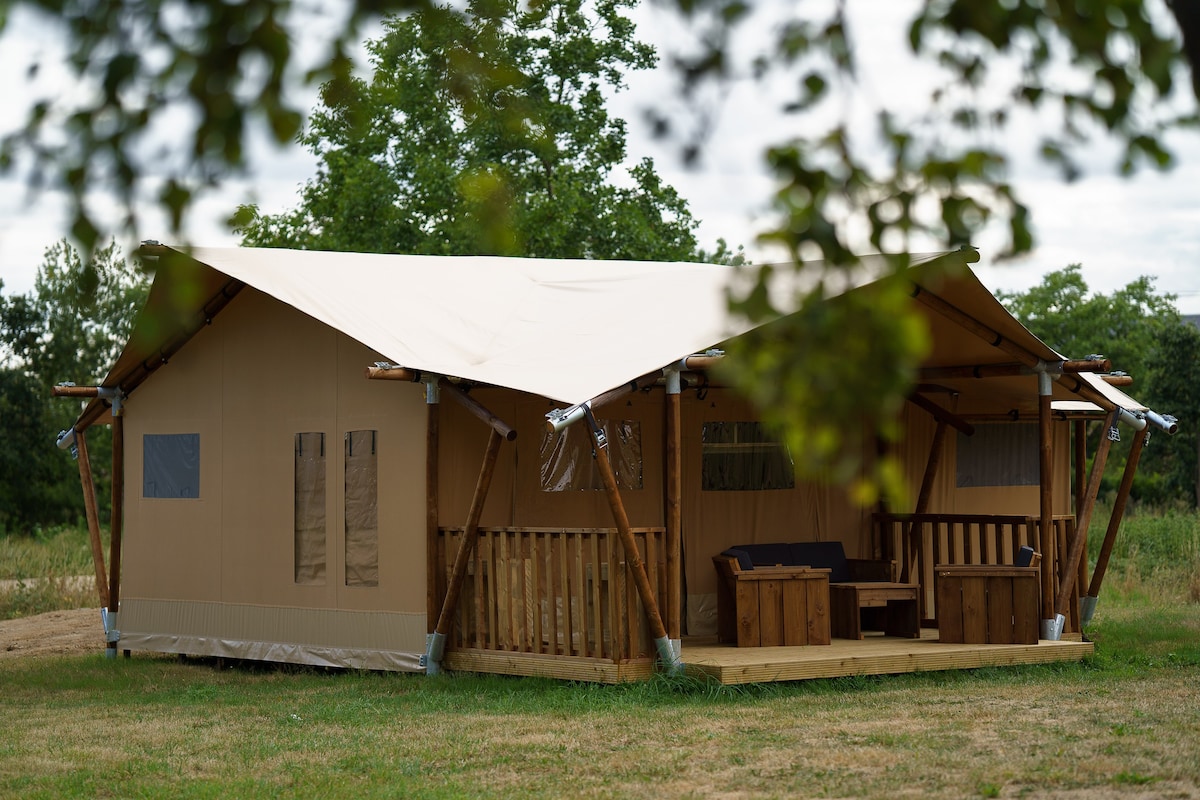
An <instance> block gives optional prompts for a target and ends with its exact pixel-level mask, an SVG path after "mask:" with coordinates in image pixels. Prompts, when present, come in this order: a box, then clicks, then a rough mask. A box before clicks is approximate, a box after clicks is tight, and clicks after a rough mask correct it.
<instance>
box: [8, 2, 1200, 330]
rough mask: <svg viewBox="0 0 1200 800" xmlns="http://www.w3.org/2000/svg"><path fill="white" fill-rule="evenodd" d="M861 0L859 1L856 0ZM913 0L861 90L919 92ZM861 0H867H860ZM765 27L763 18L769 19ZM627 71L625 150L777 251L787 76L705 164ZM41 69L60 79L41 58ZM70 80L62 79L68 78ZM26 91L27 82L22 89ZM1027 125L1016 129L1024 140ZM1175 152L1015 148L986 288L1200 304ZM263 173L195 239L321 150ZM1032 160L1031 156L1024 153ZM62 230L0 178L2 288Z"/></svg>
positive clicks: (896, 16) (1193, 172) (60, 220)
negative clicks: (1081, 163) (777, 168)
mask: <svg viewBox="0 0 1200 800" xmlns="http://www.w3.org/2000/svg"><path fill="white" fill-rule="evenodd" d="M853 5H854V4H852V6H853ZM906 5H907V6H908V7H909V8H911V4H908V3H896V2H892V1H891V0H889V2H887V3H882V2H877V3H872V4H867V5H866V6H865V7H866V8H869V9H870V10H871V13H872V15H873V16H872V17H870V18H861V19H856V20H855V21H856V22H857V26H856V28H855V30H856V42H857V44H858V47H857V48H856V49H857V52H858V53H859V58H860V61H861V65H860V66H861V69H860V73H859V87H858V89H859V91H860V93H861V102H863V103H865V104H866V105H868V106H869V105H870V103H871V102H872V99H873V98H888V99H889V101H892V100H894V98H895V97H896V96H897V95H898V93H901V92H904V91H912V92H913V97H914V102H918V101H919V100H920V98H921V97H923V96H924V95H923V94H922V93H921V91H920V90H919V89H913V88H912V84H919V81H917V80H913V77H914V76H918V77H919V75H920V74H921V71H922V69H923V68H922V67H920V66H919V65H913V64H911V63H910V62H907V61H906V60H905V59H904V56H903V46H902V43H903V37H904V35H905V18H906V14H905V9H904V7H905V6H906ZM858 7H864V6H858ZM639 18H640V19H641V20H642V21H643V29H644V35H646V36H647V37H648V38H651V39H654V40H657V41H658V42H660V43H668V44H675V43H677V42H678V41H679V37H680V34H679V33H678V30H677V28H676V27H675V25H674V23H673V20H672V18H668V17H664V16H663V15H662V14H661V12H653V11H646V12H642V13H641V14H639ZM21 24H22V21H21V19H20V18H18V17H14V21H13V23H11V24H10V28H9V31H8V33H7V34H6V35H5V36H4V38H3V39H2V40H0V41H2V43H3V44H2V46H0V74H4V75H8V76H13V75H18V74H22V73H23V69H24V67H23V64H22V62H21V59H22V58H24V57H26V56H27V55H28V53H29V52H30V48H32V47H35V46H36V47H41V48H51V49H50V50H49V52H51V53H53V49H52V48H53V44H52V43H47V42H46V40H45V38H44V37H40V36H37V35H32V36H22V31H21V30H20V28H19V26H20V25H21ZM763 25H764V27H763V28H762V29H761V30H758V31H756V33H759V34H760V35H761V34H762V33H763V32H765V30H766V27H765V25H766V23H764V24H763ZM662 72H663V71H660V74H640V75H634V76H630V84H631V88H630V90H629V91H628V92H626V93H624V94H622V95H621V96H619V97H618V98H617V100H615V101H614V103H613V105H612V109H613V111H614V112H615V113H618V114H620V115H621V116H623V117H625V118H626V119H627V120H628V121H629V130H630V138H629V161H630V163H633V162H635V161H637V160H639V159H641V158H642V157H645V156H650V157H653V158H654V159H655V161H656V164H657V166H658V169H659V172H660V173H661V174H662V175H663V176H664V178H665V179H666V181H667V182H668V183H670V184H671V185H673V186H674V187H675V188H676V189H678V190H679V192H680V194H681V195H683V196H684V197H685V198H686V199H687V200H688V201H689V203H690V206H691V209H692V211H693V213H694V215H695V216H696V217H697V218H698V219H699V220H701V228H700V239H701V242H702V244H703V245H705V246H706V247H710V248H711V246H712V245H713V244H714V243H715V241H716V239H717V238H718V237H724V238H725V239H726V240H727V241H728V242H730V243H731V244H734V245H736V244H743V245H745V246H746V247H747V249H748V250H750V251H751V254H752V256H753V257H754V259H755V260H756V261H764V260H771V258H772V254H771V253H770V252H769V251H764V250H761V249H760V248H759V247H758V246H757V245H756V244H755V237H756V235H757V233H758V232H760V231H761V230H763V229H764V228H766V227H767V226H769V224H770V222H771V216H770V214H769V210H768V208H767V201H768V199H769V197H770V194H771V190H772V186H773V184H772V181H771V179H770V177H769V176H768V174H767V173H766V170H765V167H764V165H763V163H764V162H763V151H764V148H765V147H766V146H768V145H770V144H773V143H778V142H781V141H784V140H786V139H787V138H788V137H789V136H792V135H794V134H795V133H796V132H797V131H796V128H795V127H794V126H795V124H796V120H794V119H791V118H788V117H784V116H782V115H780V114H777V113H775V112H774V109H775V108H776V107H777V106H778V105H779V104H780V102H782V101H783V100H785V99H786V98H784V97H781V96H780V95H781V91H780V87H779V86H774V87H760V86H758V85H757V84H755V83H754V82H752V81H750V80H745V81H741V82H736V83H734V84H732V85H731V86H730V87H729V91H728V92H727V95H726V97H725V99H724V102H723V104H722V106H721V115H720V117H719V124H718V125H717V127H716V128H715V129H714V130H713V132H712V134H711V136H710V137H709V138H708V140H707V146H706V148H705V150H704V154H703V158H702V160H701V162H700V164H699V166H698V167H697V168H694V169H685V168H684V167H683V166H682V164H681V161H680V158H679V147H678V144H677V143H671V142H660V141H656V140H654V139H653V138H651V137H650V135H649V127H648V124H647V123H646V122H645V121H644V120H643V118H642V115H641V110H642V109H645V108H646V107H652V106H655V105H658V104H660V103H661V101H662V99H663V98H664V97H665V96H669V82H668V78H667V77H665V75H664V74H662ZM42 80H46V81H52V80H54V74H53V71H52V70H51V71H44V72H43V74H42ZM69 90H70V87H63V91H64V92H66V91H69ZM18 94H19V93H18ZM24 111H25V106H24V104H23V103H20V102H12V101H6V102H4V103H3V104H0V131H7V130H11V129H12V128H14V127H16V126H18V125H19V124H20V122H21V120H22V116H21V115H22V114H23V113H24ZM1023 138H1028V141H1030V142H1032V141H1033V140H1034V137H1033V132H1029V136H1028V137H1023V136H1022V135H1021V132H1020V131H1017V132H1016V133H1015V134H1014V136H1013V139H1014V141H1016V142H1018V143H1019V142H1020V141H1022V139H1023ZM1170 141H1171V143H1172V144H1173V146H1174V148H1175V150H1176V152H1177V154H1178V156H1179V164H1178V166H1177V167H1176V168H1175V169H1174V170H1173V171H1171V172H1169V173H1167V174H1159V173H1154V172H1142V173H1140V174H1138V175H1137V176H1136V177H1134V178H1133V179H1121V178H1119V177H1117V176H1116V175H1115V171H1114V168H1113V162H1112V158H1111V154H1109V155H1105V154H1104V152H1103V148H1098V149H1097V150H1096V151H1095V152H1094V153H1091V154H1089V155H1088V156H1087V159H1086V160H1087V163H1086V168H1087V173H1086V176H1085V177H1084V178H1083V179H1082V180H1079V181H1077V182H1075V183H1072V184H1069V185H1068V184H1064V183H1062V182H1061V181H1059V180H1058V179H1057V178H1056V177H1055V176H1054V175H1053V174H1052V173H1051V172H1050V171H1049V170H1047V169H1045V168H1041V167H1038V166H1037V165H1036V164H1033V163H1031V162H1028V161H1024V162H1022V161H1021V160H1020V159H1018V161H1017V163H1018V166H1017V167H1016V168H1015V172H1014V175H1013V178H1014V181H1013V182H1014V183H1015V185H1016V187H1017V190H1018V191H1019V193H1020V194H1021V195H1022V196H1023V198H1024V200H1025V201H1026V202H1027V203H1028V204H1029V205H1030V206H1031V208H1032V212H1033V220H1034V226H1035V231H1036V235H1037V237H1038V245H1037V249H1036V250H1035V252H1034V253H1033V254H1032V255H1030V256H1028V257H1025V258H1023V259H1021V260H1020V261H1017V262H1009V263H1005V264H996V263H995V261H994V257H995V254H996V252H997V251H998V250H999V239H998V237H996V236H991V235H989V234H988V233H986V232H985V233H984V234H983V235H981V237H980V238H979V240H978V241H976V242H975V244H976V245H977V246H979V247H980V250H981V256H982V260H981V263H980V265H978V269H977V272H978V274H979V275H980V277H981V279H982V280H983V281H984V283H985V284H987V285H988V286H989V288H991V289H993V290H994V291H995V290H999V289H1006V290H1023V289H1027V288H1029V287H1030V286H1033V285H1035V284H1037V283H1039V282H1040V281H1041V278H1042V276H1043V275H1044V274H1045V273H1047V272H1049V271H1052V270H1055V269H1060V268H1062V267H1065V266H1067V265H1068V264H1072V263H1080V264H1082V265H1083V274H1084V277H1085V279H1086V280H1087V282H1088V284H1089V286H1090V288H1091V289H1092V290H1093V291H1099V292H1105V293H1108V292H1112V291H1113V290H1115V289H1118V288H1120V287H1121V286H1124V285H1125V284H1127V283H1128V282H1129V281H1131V280H1133V279H1135V278H1137V277H1138V276H1141V275H1149V276H1152V277H1153V278H1154V279H1155V286H1156V288H1157V289H1158V291H1159V292H1161V293H1172V294H1176V295H1178V300H1177V306H1178V308H1179V309H1180V311H1181V312H1183V313H1185V314H1200V134H1197V133H1195V132H1192V133H1188V134H1182V133H1180V134H1176V135H1173V136H1172V137H1171V139H1170ZM254 152H255V156H254V157H253V160H252V163H253V165H254V172H253V174H252V175H251V176H249V177H248V178H246V179H243V180H238V181H233V182H230V183H229V184H228V185H227V186H226V187H225V188H224V190H223V191H222V192H221V193H220V194H219V195H218V196H215V197H209V198H208V199H206V200H205V201H203V202H202V203H201V204H200V206H199V207H198V208H197V209H196V210H195V211H194V213H193V214H192V216H191V218H190V219H189V225H188V235H189V237H190V239H191V241H192V242H193V243H195V244H200V245H206V246H222V245H233V244H236V243H237V241H236V238H235V237H234V236H233V235H232V234H230V233H229V232H228V231H226V230H225V228H224V225H223V220H224V219H225V218H226V217H227V216H228V215H229V213H231V212H232V210H233V209H234V208H235V207H236V205H237V204H238V203H242V202H257V203H258V204H259V205H260V206H261V207H262V208H263V210H264V211H266V212H268V213H277V212H279V211H282V210H284V209H286V208H288V207H291V206H293V205H294V204H295V202H296V193H297V189H298V187H299V186H300V185H301V184H302V183H303V182H304V181H305V180H306V179H307V178H309V177H311V176H312V174H313V173H314V166H315V161H314V160H313V158H312V157H311V156H309V155H308V154H307V153H305V152H303V151H302V150H300V149H299V148H297V147H293V148H290V149H286V150H277V149H274V148H272V147H269V146H266V145H259V146H256V148H255V151H254ZM1020 163H1026V164H1027V166H1024V167H1022V166H1019V164H1020ZM64 230H65V203H64V202H63V199H62V198H61V197H60V196H58V195H56V194H54V193H50V192H47V193H43V194H42V195H40V196H39V197H36V198H31V197H30V196H29V193H28V192H27V191H26V190H25V189H24V187H23V186H22V184H21V183H20V182H19V181H18V180H16V179H14V178H11V177H10V178H7V179H5V180H3V181H0V280H3V282H4V292H5V293H18V292H24V291H28V290H29V289H30V288H31V287H32V284H33V279H34V276H35V274H36V271H37V267H38V265H39V264H40V263H41V257H42V253H43V251H44V250H45V248H46V247H48V246H49V245H51V244H52V243H53V242H55V241H56V240H57V239H59V238H60V237H61V236H62V235H63V232H64ZM167 230H168V229H167V226H166V224H165V222H164V221H163V220H162V218H161V217H159V216H158V215H156V214H155V213H154V212H153V210H152V209H151V210H148V211H147V212H145V214H144V222H143V229H142V235H143V237H144V238H153V239H160V240H164V241H165V240H167V239H169V238H170V237H169V235H168V233H167Z"/></svg>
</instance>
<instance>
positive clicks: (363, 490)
mask: <svg viewBox="0 0 1200 800" xmlns="http://www.w3.org/2000/svg"><path fill="white" fill-rule="evenodd" d="M378 439H379V435H378V433H377V432H376V431H347V432H346V438H345V449H346V507H345V511H346V554H345V555H346V585H347V586H378V585H379V452H378V443H379V442H378Z"/></svg>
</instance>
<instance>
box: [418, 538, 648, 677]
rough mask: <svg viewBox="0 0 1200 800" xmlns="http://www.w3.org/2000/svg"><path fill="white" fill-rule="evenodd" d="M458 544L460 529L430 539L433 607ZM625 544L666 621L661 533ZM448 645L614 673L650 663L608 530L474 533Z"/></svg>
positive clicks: (621, 559) (626, 575)
mask: <svg viewBox="0 0 1200 800" xmlns="http://www.w3.org/2000/svg"><path fill="white" fill-rule="evenodd" d="M462 535H463V529H462V528H442V529H441V530H440V531H439V536H438V549H437V558H438V573H437V581H438V585H437V591H438V597H439V598H444V597H445V594H446V586H447V582H448V578H449V575H450V568H451V567H452V566H453V564H454V557H455V555H456V553H457V552H458V547H459V544H460V542H461V541H462ZM633 535H634V538H635V540H636V541H637V545H638V550H639V552H640V555H641V558H642V561H643V563H645V565H646V573H647V577H649V579H650V585H651V587H652V588H653V590H654V593H655V596H656V597H657V598H658V605H659V608H661V609H663V613H666V609H667V570H666V563H667V552H666V541H667V539H666V532H665V529H663V528H634V529H633ZM448 644H449V645H450V647H452V648H460V649H480V650H493V651H507V652H515V653H531V654H540V655H547V656H571V657H582V658H598V659H605V660H610V661H612V662H614V663H625V662H629V661H634V660H639V659H647V660H648V659H653V658H654V657H655V656H656V651H655V647H654V643H653V639H652V637H651V636H650V634H649V630H648V626H647V623H646V615H645V611H644V609H643V607H642V603H641V601H640V600H639V598H638V593H637V588H636V585H635V583H634V579H633V575H632V573H631V571H630V569H629V567H628V566H627V564H626V560H625V555H624V552H623V550H622V548H621V542H620V538H619V537H618V535H617V530H616V529H615V528H584V529H576V530H563V529H559V528H554V529H551V528H481V529H480V530H479V539H478V541H477V542H476V546H475V552H474V553H473V556H472V559H471V562H470V566H469V567H468V570H467V576H466V580H465V582H464V584H463V591H462V595H461V597H460V599H459V603H458V608H457V614H456V617H455V626H454V630H453V631H452V632H451V634H450V637H449V641H448Z"/></svg>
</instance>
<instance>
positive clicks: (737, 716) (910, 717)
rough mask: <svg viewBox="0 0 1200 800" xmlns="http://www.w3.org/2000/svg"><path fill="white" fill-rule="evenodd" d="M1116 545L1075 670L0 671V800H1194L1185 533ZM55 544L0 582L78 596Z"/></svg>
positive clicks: (200, 667) (75, 539)
mask: <svg viewBox="0 0 1200 800" xmlns="http://www.w3.org/2000/svg"><path fill="white" fill-rule="evenodd" d="M1131 522H1133V524H1131V525H1130V526H1129V530H1128V531H1126V530H1125V529H1123V530H1122V538H1121V540H1119V541H1121V545H1120V547H1119V548H1118V550H1117V551H1116V552H1115V553H1114V561H1113V566H1112V567H1111V568H1110V571H1109V578H1108V580H1107V582H1106V585H1105V590H1104V592H1103V593H1102V595H1101V601H1100V607H1099V610H1098V612H1097V615H1096V618H1095V620H1094V621H1093V624H1092V625H1091V626H1090V627H1089V629H1088V633H1089V635H1090V636H1091V638H1093V639H1094V640H1095V641H1096V654H1095V655H1094V656H1093V657H1091V658H1089V659H1088V660H1087V661H1085V662H1082V663H1070V664H1053V665H1044V666H1035V667H1011V668H1003V669H1000V668H996V669H986V670H974V671H959V672H938V673H927V674H915V675H902V676H882V677H860V678H846V679H839V680H828V681H805V682H799V683H791V684H763V685H757V686H754V685H751V686H743V687H720V686H716V685H712V684H705V683H700V682H697V681H688V680H674V681H673V680H667V679H659V680H654V681H650V682H647V683H643V684H633V685H619V686H600V685H591V684H568V683H562V682H555V681H548V680H536V679H526V678H504V677H497V676H490V677H489V676H482V677H481V676H439V677H437V678H427V677H424V676H420V675H407V674H395V673H383V674H379V673H356V672H324V671H319V670H309V669H295V668H274V667H269V666H257V667H239V668H237V669H220V670H219V669H217V668H216V665H215V662H211V661H201V660H191V661H183V662H181V661H178V660H176V659H173V658H167V657H157V656H150V655H138V654H135V656H134V657H133V658H132V659H128V660H125V659H117V660H113V661H108V660H105V659H104V658H103V657H102V656H101V655H99V654H96V655H88V656H78V657H71V658H62V657H60V658H53V659H50V658H41V659H39V658H29V657H26V658H11V659H6V660H0V798H7V797H21V798H64V797H65V798H73V797H79V798H94V797H121V798H158V797H161V798H171V799H172V800H176V799H177V798H205V797H212V798H218V797H219V798H230V797H236V798H270V799H271V800H274V798H278V797H302V798H376V797H379V798H384V797H387V798H392V797H397V798H399V797H403V798H412V797H418V798H420V797H429V798H439V797H447V798H456V797H514V798H526V797H532V798H537V797H553V798H558V797H621V798H626V797H637V798H640V797H654V798H660V797H661V798H686V797H697V798H699V797H721V798H749V797H871V798H895V797H914V798H917V797H920V798H926V797H933V798H968V797H1053V798H1072V799H1074V798H1078V799H1079V800H1083V799H1084V798H1088V799H1089V800H1090V798H1118V797H1119V798H1129V797H1136V798H1197V797H1200V602H1198V601H1200V516H1197V515H1194V514H1193V515H1182V516H1181V515H1171V514H1167V515H1160V516H1151V515H1147V516H1146V517H1144V518H1142V519H1141V520H1136V521H1131ZM60 539H61V541H60ZM50 541H53V542H59V543H60V549H61V543H63V542H65V543H67V544H68V545H69V547H68V548H67V549H69V550H70V552H71V555H70V557H69V558H67V560H65V561H58V560H54V561H51V562H49V567H47V566H45V565H44V564H43V562H41V561H39V559H40V558H42V555H41V554H42V553H43V551H44V550H45V549H46V548H45V547H40V546H35V545H36V543H35V542H34V543H31V542H24V543H20V542H11V543H9V544H8V546H9V550H8V551H7V553H8V555H10V556H12V559H11V561H10V562H9V563H10V564H15V565H16V566H15V567H12V568H11V569H12V574H11V575H7V576H5V577H10V578H16V579H22V578H24V577H26V576H29V575H36V574H42V575H45V574H47V572H49V573H50V574H52V575H71V574H80V573H84V574H86V566H87V564H88V561H87V552H86V550H84V551H83V552H82V553H80V552H79V550H80V547H81V544H82V546H83V547H86V540H85V539H82V538H81V537H80V536H79V535H77V534H76V535H63V536H62V537H59V535H58V534H55V535H54V536H53V537H50ZM22 592H23V593H22ZM10 599H11V603H10V604H9V605H8V606H7V609H6V611H7V614H8V615H20V614H25V613H34V612H36V611H38V610H48V608H47V607H73V606H70V605H66V606H63V605H61V604H62V603H68V604H69V603H70V602H71V598H69V597H66V598H60V599H58V600H56V599H54V598H53V597H50V596H49V594H47V595H46V596H44V597H43V596H41V595H38V596H36V597H34V596H32V595H31V594H30V592H28V591H27V590H24V589H22V590H20V591H16V592H12V593H10ZM0 600H4V598H3V597H0ZM55 603H59V605H57V606H56V605H55ZM0 608H4V604H3V603H0ZM0 647H3V643H0Z"/></svg>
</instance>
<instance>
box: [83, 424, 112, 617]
mask: <svg viewBox="0 0 1200 800" xmlns="http://www.w3.org/2000/svg"><path fill="white" fill-rule="evenodd" d="M75 446H76V447H77V448H78V449H79V482H80V484H81V485H82V487H83V512H84V515H85V516H86V517H87V526H88V540H89V541H90V542H91V545H92V565H93V566H94V567H95V568H96V593H97V594H98V595H99V596H100V605H101V606H103V607H104V608H108V577H107V576H106V575H105V569H104V545H103V544H102V543H101V542H100V515H99V513H98V511H97V509H96V483H95V480H94V479H93V478H92V461H91V457H90V456H88V448H87V433H86V432H85V431H75Z"/></svg>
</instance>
